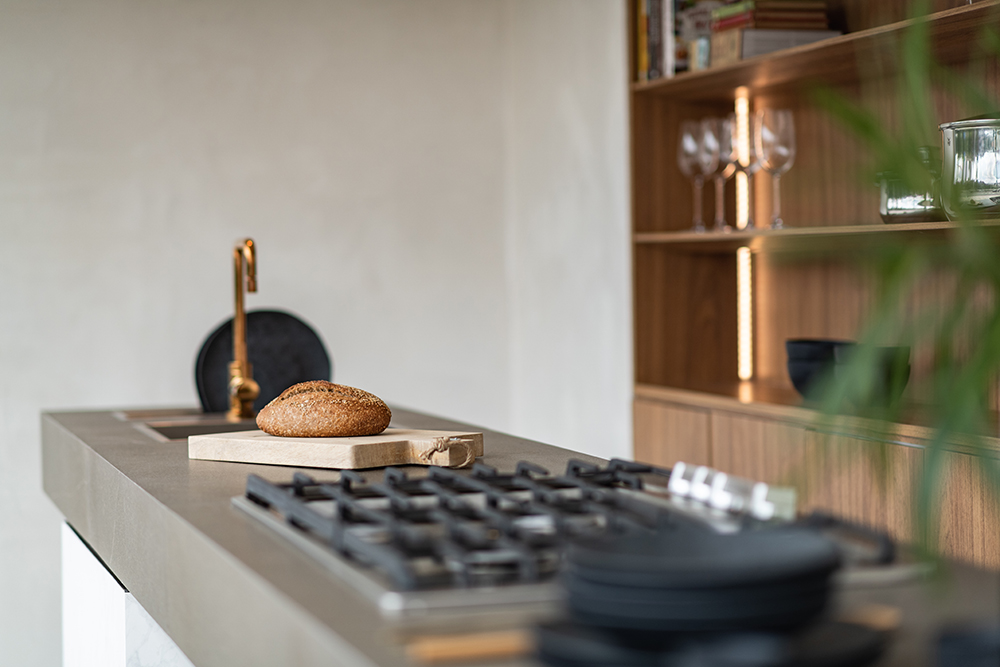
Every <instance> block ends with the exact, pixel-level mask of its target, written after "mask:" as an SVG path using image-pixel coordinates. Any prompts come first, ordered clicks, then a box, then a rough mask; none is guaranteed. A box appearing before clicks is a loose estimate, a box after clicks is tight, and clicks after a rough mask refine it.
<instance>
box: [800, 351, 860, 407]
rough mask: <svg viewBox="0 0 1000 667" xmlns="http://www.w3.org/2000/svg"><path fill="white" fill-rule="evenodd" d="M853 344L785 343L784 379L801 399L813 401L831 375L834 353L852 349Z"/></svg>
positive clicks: (835, 360) (834, 362)
mask: <svg viewBox="0 0 1000 667" xmlns="http://www.w3.org/2000/svg"><path fill="white" fill-rule="evenodd" d="M854 345H855V343H854V342H852V341H849V340H836V339H831V338H793V339H791V340H786V341H785V352H786V353H787V354H788V377H789V378H791V380H792V386H793V387H795V390H796V391H798V392H799V394H801V395H802V397H803V398H805V399H807V400H811V399H814V398H816V397H817V395H818V393H819V391H820V388H821V385H822V384H823V382H824V381H825V380H826V379H827V378H829V377H830V376H831V375H832V374H833V368H834V366H835V364H836V362H837V354H838V350H847V349H850V348H853V347H854Z"/></svg>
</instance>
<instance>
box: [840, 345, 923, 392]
mask: <svg viewBox="0 0 1000 667" xmlns="http://www.w3.org/2000/svg"><path fill="white" fill-rule="evenodd" d="M862 351H863V349H862V348H860V347H857V348H845V349H838V350H837V351H836V352H835V354H834V359H835V365H834V372H835V373H840V372H843V370H844V369H846V368H847V365H848V364H849V363H850V362H851V357H852V355H854V354H858V353H861V352H862ZM874 357H875V359H874V363H875V366H876V373H875V381H874V383H873V385H872V388H871V392H870V394H869V395H867V396H862V397H857V400H858V401H860V402H864V403H866V404H871V405H875V406H880V407H886V406H888V405H891V404H893V403H895V402H896V401H898V400H899V399H900V397H901V396H902V395H903V390H904V389H905V388H906V383H907V382H908V381H909V379H910V348H909V347H905V346H900V347H876V348H875V354H874Z"/></svg>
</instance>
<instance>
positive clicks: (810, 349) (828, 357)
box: [785, 338, 854, 361]
mask: <svg viewBox="0 0 1000 667" xmlns="http://www.w3.org/2000/svg"><path fill="white" fill-rule="evenodd" d="M853 346H854V342H853V341H849V340H835V339H832V338H793V339H790V340H786V341H785V352H786V353H787V354H788V360H789V361H792V360H793V359H794V360H801V361H832V360H833V359H834V357H835V355H836V354H837V350H838V349H841V348H850V347H853Z"/></svg>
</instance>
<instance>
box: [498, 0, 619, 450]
mask: <svg viewBox="0 0 1000 667" xmlns="http://www.w3.org/2000/svg"><path fill="white" fill-rule="evenodd" d="M505 9H506V11H505V15H504V17H505V26H506V29H505V30H504V35H503V36H504V44H505V49H504V62H505V66H504V83H505V93H506V94H505V96H504V124H505V129H506V132H505V138H506V147H507V163H506V165H507V171H506V175H507V177H506V188H505V212H506V214H505V215H506V248H507V253H506V262H507V292H508V299H509V303H510V307H509V308H508V311H509V313H510V324H509V332H510V350H511V354H510V366H509V371H510V377H511V389H512V391H511V395H510V402H511V424H512V428H513V430H514V431H515V432H517V433H518V434H523V435H527V436H529V437H533V438H536V439H538V440H542V441H545V442H552V443H556V444H559V445H562V446H565V447H569V448H571V449H576V450H580V451H585V452H588V453H591V454H594V455H596V456H604V457H609V458H610V457H612V456H620V457H630V456H631V451H632V448H631V441H632V438H631V416H630V415H631V396H632V370H631V367H632V339H631V297H630V296H629V283H630V279H631V274H630V268H629V267H630V263H629V262H630V258H629V222H628V206H629V204H628V199H627V195H628V188H627V174H628V163H627V158H628V149H627V133H626V132H625V127H626V123H627V97H626V86H625V71H626V68H627V64H626V52H625V51H626V50H625V47H624V44H623V40H624V36H625V28H624V24H625V17H624V13H625V7H624V3H621V2H587V3H581V2H579V1H578V0H549V1H547V2H535V1H534V0H508V2H507V3H506V8H505Z"/></svg>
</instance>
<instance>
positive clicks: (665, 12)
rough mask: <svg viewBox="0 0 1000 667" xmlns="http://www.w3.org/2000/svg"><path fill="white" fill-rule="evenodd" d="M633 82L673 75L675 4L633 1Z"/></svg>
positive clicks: (672, 1) (662, 0) (671, 1)
mask: <svg viewBox="0 0 1000 667" xmlns="http://www.w3.org/2000/svg"><path fill="white" fill-rule="evenodd" d="M635 2H636V13H635V15H636V20H637V22H638V24H637V25H636V40H635V44H636V70H637V72H636V78H637V79H638V80H639V81H652V80H654V79H659V78H662V77H670V76H673V75H674V70H675V68H676V65H675V52H674V51H675V47H674V44H675V42H674V31H675V25H674V4H675V0H635Z"/></svg>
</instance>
